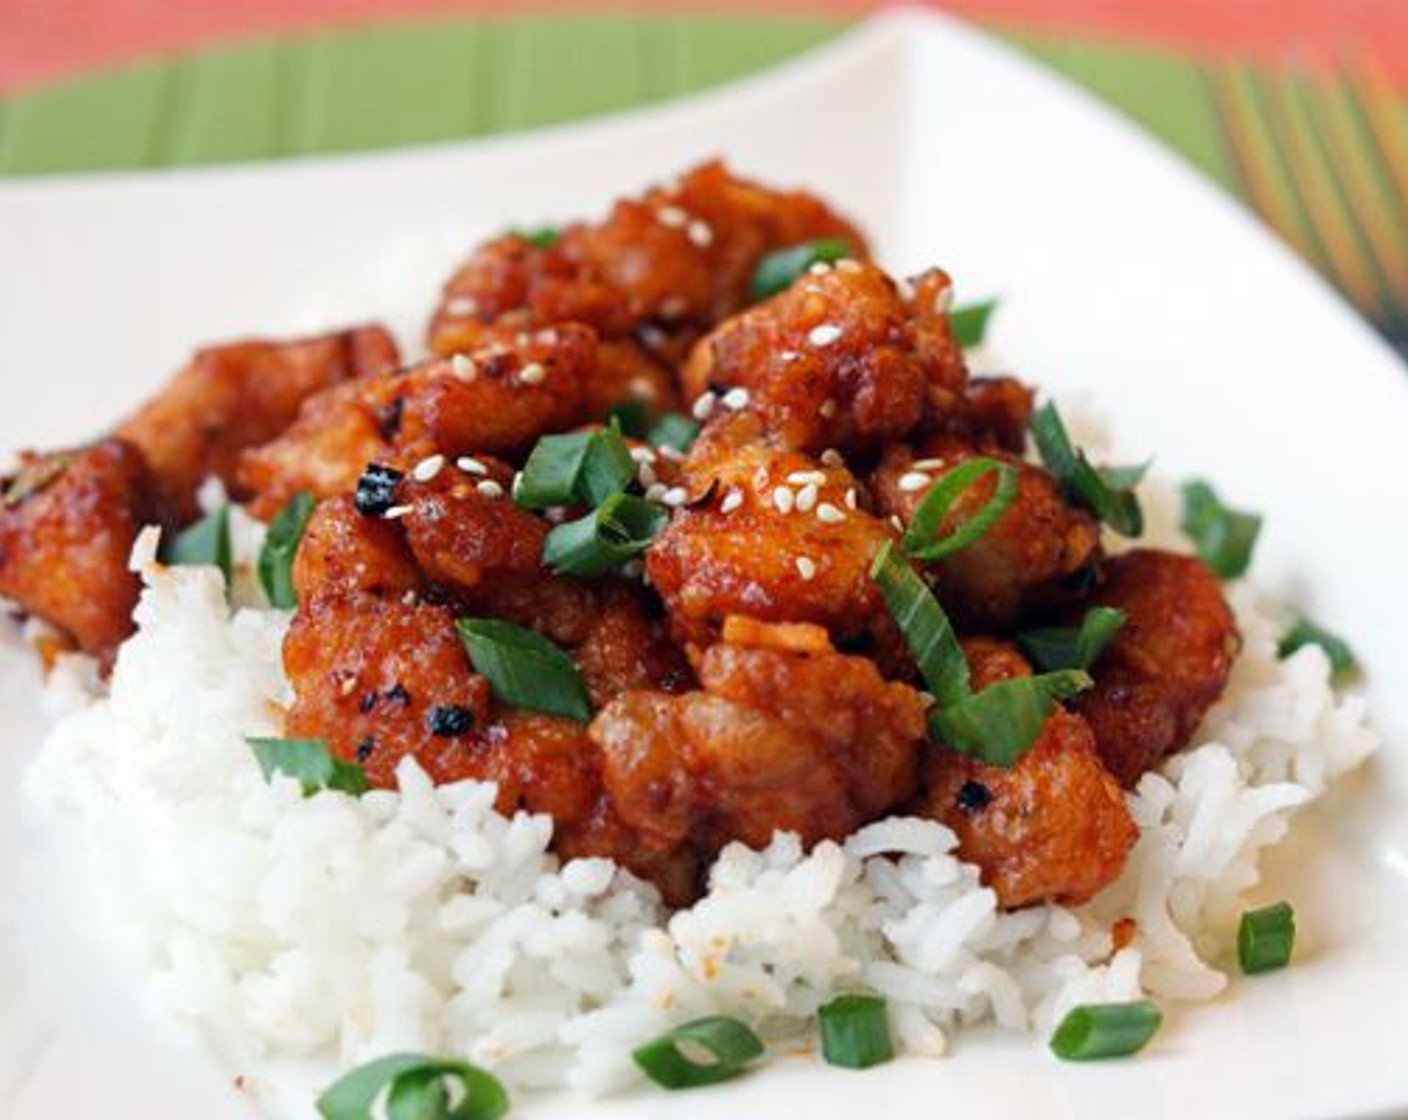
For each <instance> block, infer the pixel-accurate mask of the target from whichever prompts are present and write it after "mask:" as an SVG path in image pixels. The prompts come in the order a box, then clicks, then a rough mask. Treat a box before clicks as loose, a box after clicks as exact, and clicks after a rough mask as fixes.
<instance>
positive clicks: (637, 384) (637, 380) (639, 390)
mask: <svg viewBox="0 0 1408 1120" xmlns="http://www.w3.org/2000/svg"><path fill="white" fill-rule="evenodd" d="M631 392H632V393H634V394H635V395H636V396H638V397H644V398H646V399H647V400H649V399H652V398H653V397H654V396H655V395H656V394H655V382H653V381H651V380H650V378H648V377H633V378H631Z"/></svg>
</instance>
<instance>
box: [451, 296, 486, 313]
mask: <svg viewBox="0 0 1408 1120" xmlns="http://www.w3.org/2000/svg"><path fill="white" fill-rule="evenodd" d="M478 310H479V301H478V300H477V299H475V298H474V297H473V296H454V297H452V298H451V299H447V300H446V301H445V311H446V312H447V313H448V314H450V315H473V314H474V313H475V312H476V311H478Z"/></svg>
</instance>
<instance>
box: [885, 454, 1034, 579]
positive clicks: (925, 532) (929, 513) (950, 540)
mask: <svg viewBox="0 0 1408 1120" xmlns="http://www.w3.org/2000/svg"><path fill="white" fill-rule="evenodd" d="M990 474H996V475H997V484H996V486H995V487H994V488H993V492H992V496H991V497H990V498H988V500H987V501H986V502H985V503H983V507H982V509H980V510H978V512H977V513H975V514H973V516H972V517H969V518H968V519H967V520H966V521H964V522H963V523H962V524H961V525H959V526H958V528H956V529H954V531H953V532H951V533H950V534H949V535H948V536H946V537H940V536H939V531H940V529H941V528H942V527H943V523H944V519H945V518H946V517H947V516H948V514H949V511H950V510H951V509H952V508H953V506H954V504H955V503H956V502H957V501H958V499H959V498H960V497H962V496H963V494H964V493H965V492H966V491H967V490H968V489H969V488H970V487H972V486H975V485H977V483H978V482H979V481H981V480H982V479H984V478H986V477H987V476H988V475H990ZM1017 486H1018V475H1017V468H1016V467H1014V466H1012V465H1011V464H1010V463H1002V462H999V461H998V460H996V459H990V458H988V457H987V456H980V457H978V458H976V459H968V460H966V461H965V462H962V463H959V464H958V466H956V467H954V468H953V469H952V470H950V471H948V472H947V473H945V474H944V475H943V476H942V477H941V478H940V479H939V480H938V481H937V482H935V483H934V485H933V486H932V487H931V488H930V489H929V492H928V493H927V494H925V495H924V499H923V501H921V502H920V503H919V505H918V507H917V508H916V509H915V511H914V516H913V517H911V518H910V522H909V528H908V529H906V530H905V534H904V549H905V551H906V552H908V553H909V555H910V556H912V557H913V558H914V559H916V560H923V561H926V562H929V561H934V560H941V559H943V558H944V557H945V556H950V555H952V554H953V553H955V552H957V551H959V550H960V549H963V548H967V547H968V546H969V545H970V544H972V543H973V542H974V541H976V540H977V539H978V538H979V537H981V536H982V535H983V534H984V533H986V532H987V531H988V530H989V529H991V528H992V527H993V525H994V524H995V523H996V522H997V520H998V518H1000V517H1001V516H1002V515H1003V514H1004V513H1006V512H1007V511H1008V510H1009V509H1010V508H1011V506H1012V503H1013V502H1014V501H1016V498H1017Z"/></svg>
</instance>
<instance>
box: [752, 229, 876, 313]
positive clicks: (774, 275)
mask: <svg viewBox="0 0 1408 1120" xmlns="http://www.w3.org/2000/svg"><path fill="white" fill-rule="evenodd" d="M850 255H851V243H850V242H849V241H847V240H846V239H845V238H843V237H823V238H821V239H819V240H817V241H804V242H803V243H802V244H801V245H793V246H792V247H791V248H790V249H779V250H778V251H777V252H775V253H769V254H768V255H767V256H765V257H764V258H763V259H762V260H761V261H759V262H758V267H757V269H756V270H755V271H754V273H753V282H752V284H750V285H749V288H748V294H749V295H750V296H752V298H753V299H754V300H760V299H767V298H768V297H769V296H775V295H777V293H778V292H783V291H786V290H787V289H788V288H790V287H791V286H792V284H793V282H794V281H796V279H797V277H799V276H801V275H802V273H804V272H806V271H807V269H809V268H811V266H812V265H814V264H831V263H833V262H834V261H839V260H844V259H845V258H846V257H849V256H850Z"/></svg>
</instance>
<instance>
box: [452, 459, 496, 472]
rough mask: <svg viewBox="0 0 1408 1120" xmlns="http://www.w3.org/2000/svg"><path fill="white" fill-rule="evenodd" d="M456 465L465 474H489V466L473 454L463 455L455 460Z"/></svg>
mask: <svg viewBox="0 0 1408 1120" xmlns="http://www.w3.org/2000/svg"><path fill="white" fill-rule="evenodd" d="M455 466H457V467H459V469H460V470H462V471H464V473H465V474H488V473H489V468H488V467H486V466H485V465H484V464H483V463H481V462H480V461H479V460H478V459H476V458H474V456H472V455H461V456H460V457H459V458H458V459H456V460H455Z"/></svg>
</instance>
